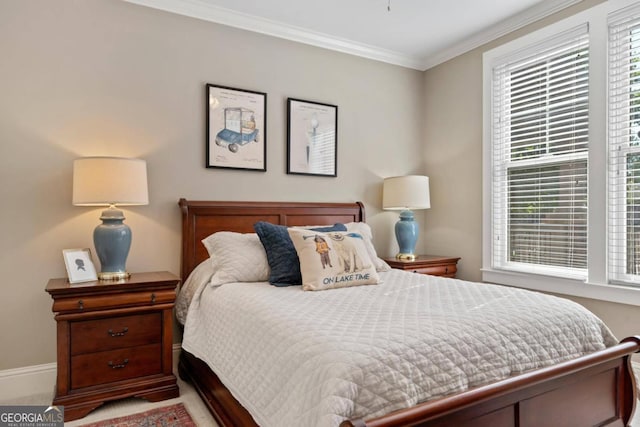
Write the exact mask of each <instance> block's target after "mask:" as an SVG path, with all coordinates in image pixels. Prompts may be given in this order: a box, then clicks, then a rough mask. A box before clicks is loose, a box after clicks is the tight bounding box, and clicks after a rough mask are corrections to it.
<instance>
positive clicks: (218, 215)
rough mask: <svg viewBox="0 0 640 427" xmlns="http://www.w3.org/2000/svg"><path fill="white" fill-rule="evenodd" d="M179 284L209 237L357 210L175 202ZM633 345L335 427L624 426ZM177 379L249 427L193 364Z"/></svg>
mask: <svg viewBox="0 0 640 427" xmlns="http://www.w3.org/2000/svg"><path fill="white" fill-rule="evenodd" d="M179 205H180V208H181V210H182V264H181V276H182V280H183V281H184V280H186V278H187V277H188V275H189V273H191V271H192V270H193V269H194V268H195V267H196V266H197V265H198V264H199V263H200V262H202V261H203V260H205V259H207V258H208V254H207V251H206V249H205V248H204V246H203V245H202V243H201V240H202V239H204V238H205V237H207V236H209V235H210V234H212V233H214V232H217V231H236V232H241V233H251V232H253V224H254V223H255V222H256V221H269V222H271V223H274V224H282V225H288V226H294V225H310V224H313V225H316V224H317V225H322V224H334V223H336V222H351V221H364V220H365V213H364V207H363V205H362V203H360V202H357V203H288V202H209V201H187V200H185V199H181V200H180V202H179ZM638 351H640V337H637V336H636V337H629V338H626V339H624V340H622V342H621V343H620V344H618V345H616V346H614V347H610V348H608V349H605V350H602V351H598V352H595V353H592V354H589V355H587V356H583V357H580V358H577V359H574V360H570V361H567V362H563V363H560V364H558V365H554V366H550V367H547V368H543V369H539V370H535V371H531V372H527V373H525V374H521V375H518V376H514V377H510V378H507V379H505V380H501V381H498V382H495V383H491V384H487V385H484V386H480V387H477V388H474V389H471V390H468V391H464V392H461V393H457V394H454V395H450V396H447V397H444V398H440V399H435V400H430V401H427V402H424V403H420V404H418V405H416V406H414V407H411V408H407V409H403V410H399V411H395V412H392V413H390V414H386V415H384V416H381V417H378V418H375V419H368V420H350V421H345V422H343V423H342V424H341V427H365V426H367V427H383V426H384V427H392V426H398V427H400V426H456V427H472V426H473V427H479V426H491V427H502V426H505V427H506V426H514V427H515V426H518V427H529V426H531V427H534V426H538V427H539V426H555V427H561V426H626V425H628V423H629V420H630V419H631V416H632V415H633V411H634V408H635V401H636V400H635V399H636V393H635V391H636V385H635V378H634V376H633V374H632V371H631V354H632V353H635V352H638ZM179 373H180V377H181V378H182V379H184V380H186V381H189V382H191V383H192V384H193V385H194V386H195V388H196V390H197V391H198V393H199V394H200V396H201V397H202V399H203V400H204V402H205V404H206V405H207V407H208V408H209V410H210V411H211V413H212V414H213V416H214V418H215V419H216V421H217V422H218V424H219V425H220V426H221V427H226V426H256V423H255V421H254V420H253V418H252V417H251V415H250V414H249V413H248V412H247V410H246V409H245V408H243V407H242V406H241V405H240V403H238V401H237V400H236V399H235V398H234V397H233V396H232V395H231V393H230V392H229V390H228V389H227V388H226V387H225V386H224V385H223V384H222V383H221V382H220V380H219V379H218V377H217V376H216V374H215V373H214V372H212V371H211V369H209V367H208V366H207V365H206V364H205V363H204V362H203V361H201V360H200V359H198V358H196V357H194V356H193V355H191V354H189V353H188V352H186V351H184V350H183V351H182V353H181V355H180V362H179Z"/></svg>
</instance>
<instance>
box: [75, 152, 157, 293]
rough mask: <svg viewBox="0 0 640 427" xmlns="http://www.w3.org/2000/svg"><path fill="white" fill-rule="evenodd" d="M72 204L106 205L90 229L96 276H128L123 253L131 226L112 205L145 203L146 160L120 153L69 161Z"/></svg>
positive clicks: (146, 200)
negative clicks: (97, 223) (71, 166)
mask: <svg viewBox="0 0 640 427" xmlns="http://www.w3.org/2000/svg"><path fill="white" fill-rule="evenodd" d="M73 204H74V205H76V206H109V208H108V209H106V210H104V211H102V215H101V216H100V219H101V220H102V224H99V225H98V226H97V227H96V229H95V230H94V232H93V244H94V246H95V248H96V253H97V254H98V258H99V259H100V266H101V272H100V273H98V279H100V280H120V279H124V278H127V277H129V273H127V270H126V267H125V265H126V262H127V255H129V249H130V248H131V229H130V228H129V226H128V225H126V224H124V223H123V222H122V221H123V220H124V219H125V218H124V215H123V213H122V211H121V210H118V209H116V205H119V206H128V205H146V204H149V194H148V189H147V163H146V162H145V161H144V160H140V159H127V158H122V157H83V158H80V159H76V160H75V161H74V162H73Z"/></svg>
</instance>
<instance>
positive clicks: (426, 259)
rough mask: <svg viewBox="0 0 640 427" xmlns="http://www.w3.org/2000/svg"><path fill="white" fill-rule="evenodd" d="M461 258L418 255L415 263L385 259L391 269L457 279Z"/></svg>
mask: <svg viewBox="0 0 640 427" xmlns="http://www.w3.org/2000/svg"><path fill="white" fill-rule="evenodd" d="M459 259H460V258H459V257H445V256H436V255H418V256H416V259H415V260H413V261H405V260H400V259H395V258H388V259H385V261H386V262H387V264H389V266H390V267H391V268H397V269H400V270H406V271H413V272H414V273H420V274H429V275H431V276H444V277H456V271H458V268H457V265H458V260H459Z"/></svg>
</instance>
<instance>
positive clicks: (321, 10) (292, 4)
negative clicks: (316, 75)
mask: <svg viewBox="0 0 640 427" xmlns="http://www.w3.org/2000/svg"><path fill="white" fill-rule="evenodd" d="M126 1H129V2H131V3H136V4H141V5H144V6H149V7H153V8H156V9H161V10H166V11H169V12H173V13H178V14H181V15H187V16H191V17H195V18H200V19H204V20H208V21H212V22H217V23H221V24H225V25H230V26H233V27H237V28H243V29H246V30H250V31H256V32H259V33H264V34H269V35H272V36H276V37H281V38H285V39H289V40H294V41H298V42H302V43H307V44H311V45H315V46H321V47H324V48H328V49H333V50H337V51H341V52H346V53H350V54H354V55H359V56H364V57H367V58H371V59H375V60H379V61H384V62H388V63H392V64H397V65H401V66H404V67H409V68H415V69H419V70H425V69H427V68H430V67H432V66H434V65H437V64H439V63H441V62H444V61H446V60H448V59H450V58H453V57H455V56H457V55H460V54H462V53H464V52H466V51H468V50H470V49H473V48H475V47H477V46H480V45H481V44H483V43H486V42H488V41H490V40H493V39H495V38H497V37H500V36H501V35H504V34H506V33H508V32H510V31H513V30H515V29H517V28H521V27H523V26H524V25H527V24H528V23H530V22H533V21H536V20H538V19H541V18H543V17H545V16H548V15H550V14H552V13H554V12H556V11H558V10H560V9H563V8H565V7H567V6H570V5H572V4H575V3H578V2H580V1H582V0H315V1H312V0H126ZM389 1H390V9H391V10H387V6H388V5H389Z"/></svg>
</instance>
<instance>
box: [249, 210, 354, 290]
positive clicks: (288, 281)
mask: <svg viewBox="0 0 640 427" xmlns="http://www.w3.org/2000/svg"><path fill="white" fill-rule="evenodd" d="M287 228H288V227H286V226H284V225H275V224H271V223H268V222H264V221H258V222H256V223H255V224H253V229H254V230H256V233H258V237H260V241H261V242H262V246H263V247H264V250H265V252H266V254H267V261H268V262H269V268H270V269H271V273H270V274H269V283H271V284H272V285H274V286H295V285H300V284H301V283H302V277H301V275H300V261H299V260H298V254H297V253H296V248H294V247H293V243H292V242H291V238H290V237H289V234H288V233H287ZM300 228H302V227H300ZM304 228H309V227H304ZM313 230H314V231H320V232H328V231H347V227H345V225H344V224H340V223H338V224H334V225H329V226H320V227H316V228H313Z"/></svg>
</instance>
